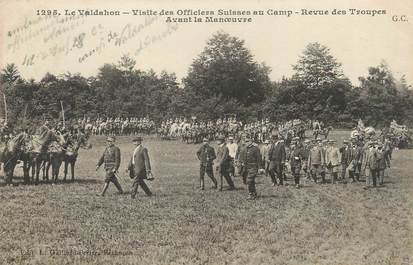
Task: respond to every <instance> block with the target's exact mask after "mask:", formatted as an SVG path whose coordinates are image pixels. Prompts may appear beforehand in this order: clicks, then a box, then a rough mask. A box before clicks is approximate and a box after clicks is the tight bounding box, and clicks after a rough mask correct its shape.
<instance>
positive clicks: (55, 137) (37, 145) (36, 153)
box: [31, 130, 63, 183]
mask: <svg viewBox="0 0 413 265" xmlns="http://www.w3.org/2000/svg"><path fill="white" fill-rule="evenodd" d="M62 141H63V140H62V137H61V135H60V134H57V133H55V132H53V131H50V130H49V131H47V132H45V133H44V134H43V135H34V136H33V137H32V141H31V143H32V151H31V157H32V167H33V168H32V178H33V179H34V178H36V179H35V183H38V182H39V174H40V170H41V169H43V180H46V181H48V180H49V174H48V169H49V167H50V165H49V163H50V153H49V152H48V148H49V145H50V144H51V143H52V142H57V143H60V145H63V142H62Z"/></svg>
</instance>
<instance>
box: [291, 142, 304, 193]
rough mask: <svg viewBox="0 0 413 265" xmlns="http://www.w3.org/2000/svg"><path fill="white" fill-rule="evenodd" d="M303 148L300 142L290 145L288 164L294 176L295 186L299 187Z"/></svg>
mask: <svg viewBox="0 0 413 265" xmlns="http://www.w3.org/2000/svg"><path fill="white" fill-rule="evenodd" d="M304 156H305V154H304V148H303V147H302V145H301V143H300V142H296V143H295V144H292V145H291V152H290V165H291V174H292V175H293V176H294V183H295V187H296V188H297V189H298V188H300V173H301V168H302V164H303V161H304Z"/></svg>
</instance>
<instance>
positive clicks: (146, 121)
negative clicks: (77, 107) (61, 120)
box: [68, 116, 156, 136]
mask: <svg viewBox="0 0 413 265" xmlns="http://www.w3.org/2000/svg"><path fill="white" fill-rule="evenodd" d="M68 123H69V124H71V126H74V127H77V128H81V129H82V130H84V131H87V132H88V133H90V134H91V135H112V136H116V135H137V134H150V133H154V132H155V130H156V127H155V122H154V121H153V120H151V119H150V118H148V117H140V118H138V117H129V118H128V117H124V118H122V117H119V116H118V117H115V118H113V117H97V118H96V119H92V118H90V117H86V116H85V117H83V118H79V119H73V120H71V121H68Z"/></svg>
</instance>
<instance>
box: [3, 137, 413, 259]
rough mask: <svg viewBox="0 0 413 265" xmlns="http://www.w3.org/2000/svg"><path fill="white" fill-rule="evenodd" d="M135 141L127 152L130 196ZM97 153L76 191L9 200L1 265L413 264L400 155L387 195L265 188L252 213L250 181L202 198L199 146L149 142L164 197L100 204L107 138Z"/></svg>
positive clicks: (406, 167) (112, 193) (354, 187)
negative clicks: (98, 165)
mask: <svg viewBox="0 0 413 265" xmlns="http://www.w3.org/2000/svg"><path fill="white" fill-rule="evenodd" d="M347 135H348V132H340V131H334V132H333V133H332V137H333V138H335V139H338V140H341V139H343V137H345V136H347ZM130 140H131V138H130V137H119V138H118V140H117V144H118V146H119V147H120V148H121V151H122V158H123V160H122V166H121V169H122V171H121V175H122V176H121V184H122V186H123V188H124V189H125V190H127V191H129V190H130V188H131V185H132V181H131V180H130V179H129V178H128V177H126V174H125V173H123V171H124V169H125V168H126V164H127V162H128V159H129V157H130V155H131V153H132V151H133V145H132V143H131V142H130ZM92 144H93V149H91V150H82V151H81V153H80V157H79V161H78V164H77V174H76V175H77V181H76V182H75V183H62V184H58V185H54V186H52V185H50V184H44V185H39V186H24V185H19V186H17V187H1V188H0V196H1V202H0V205H1V211H0V226H1V229H0V264H90V265H92V264H237V265H238V264H291V265H297V264H348V265H356V264H369V265H370V264H413V255H412V253H413V252H412V250H413V248H412V236H413V233H412V227H411V225H412V221H411V220H412V219H411V217H412V207H413V204H412V202H413V200H412V188H413V183H412V177H413V173H412V172H413V150H398V151H395V152H394V155H393V157H394V158H393V161H392V168H391V169H390V171H389V172H388V175H389V177H387V178H386V183H385V187H383V188H377V189H372V190H368V191H365V190H363V189H362V186H363V185H362V183H355V184H348V185H342V184H340V185H336V186H332V185H315V184H313V183H311V182H310V183H304V188H302V189H299V190H297V189H295V188H294V187H293V185H289V186H286V187H271V186H270V180H269V179H268V178H265V177H260V178H259V179H258V185H257V189H258V194H259V199H258V200H256V201H247V200H246V196H247V191H246V187H245V186H244V185H242V181H241V179H240V178H236V179H235V185H236V187H237V190H235V191H223V192H219V191H216V190H213V189H211V188H210V187H211V186H212V183H211V182H210V181H209V179H206V187H207V189H206V190H205V191H203V192H201V191H198V190H197V186H198V171H199V163H198V162H197V160H196V158H195V152H196V150H197V148H198V146H195V145H187V144H182V143H180V142H178V141H159V140H155V139H147V140H145V142H144V145H145V146H147V147H148V149H149V154H150V157H151V159H152V164H153V172H154V175H155V177H156V179H155V181H153V182H151V183H149V184H150V186H151V189H152V191H153V192H154V193H155V196H153V197H150V198H148V197H146V196H145V195H144V194H143V192H142V190H140V192H139V193H138V196H137V198H136V199H135V200H132V199H131V198H130V195H129V194H126V195H117V192H116V189H115V187H114V186H111V187H110V188H109V190H108V192H107V195H106V197H97V196H95V195H96V194H97V193H99V192H100V191H101V189H102V187H103V175H104V173H103V170H100V171H98V172H96V171H95V165H96V161H97V160H98V158H99V156H100V154H101V153H102V151H103V149H104V138H103V137H98V138H93V139H92ZM17 173H18V174H20V170H18V171H17ZM288 182H289V183H291V184H292V183H293V181H292V179H291V178H290V179H289V180H288Z"/></svg>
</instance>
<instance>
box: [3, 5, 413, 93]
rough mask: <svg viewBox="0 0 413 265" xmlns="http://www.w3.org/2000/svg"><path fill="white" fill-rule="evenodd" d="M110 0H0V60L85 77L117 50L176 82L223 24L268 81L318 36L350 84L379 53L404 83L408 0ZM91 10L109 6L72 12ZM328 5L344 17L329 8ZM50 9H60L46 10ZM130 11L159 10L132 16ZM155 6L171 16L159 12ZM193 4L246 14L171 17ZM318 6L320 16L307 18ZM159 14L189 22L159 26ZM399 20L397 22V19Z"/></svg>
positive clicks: (33, 70) (409, 73)
mask: <svg viewBox="0 0 413 265" xmlns="http://www.w3.org/2000/svg"><path fill="white" fill-rule="evenodd" d="M119 3H120V1H119V0H117V1H114V0H108V1H95V0H85V1H79V0H73V1H61V0H57V1H47V0H37V1H28V0H17V1H5V0H0V67H1V68H3V67H4V66H5V65H6V64H8V63H15V64H16V65H17V67H18V69H19V71H20V73H21V75H22V76H23V77H24V78H34V79H35V80H39V79H41V78H42V77H43V76H44V75H45V73H47V72H50V73H52V74H55V75H59V74H63V73H66V72H71V73H80V74H82V75H84V76H86V77H88V76H91V75H96V74H97V72H98V68H99V67H101V66H103V64H105V63H117V62H118V61H119V59H120V57H121V56H122V55H125V54H126V55H129V56H130V57H132V58H134V59H135V60H136V62H137V64H136V68H138V69H141V70H148V69H154V70H155V71H156V72H161V71H163V70H165V71H167V72H175V73H176V75H177V77H178V79H179V80H180V79H181V78H183V77H185V76H186V74H187V72H188V69H189V67H190V65H191V63H192V62H193V60H194V59H195V58H196V57H197V56H198V55H199V54H200V53H201V52H202V50H203V49H204V47H205V45H206V42H207V40H208V39H209V38H210V37H211V36H212V35H213V34H214V33H216V32H218V31H224V32H226V33H229V34H230V35H232V36H236V37H238V38H240V39H242V40H244V41H245V45H246V47H248V48H249V49H250V51H251V53H252V54H253V56H254V58H255V60H256V61H258V62H264V63H265V64H266V65H267V66H269V67H270V68H271V69H272V71H271V74H270V77H271V79H272V80H274V81H277V80H280V79H281V78H282V77H283V76H285V77H289V76H291V75H292V74H293V69H292V65H294V64H295V63H296V62H297V60H298V59H299V56H300V55H301V54H302V52H303V51H304V49H305V47H306V45H307V44H308V43H311V42H319V43H321V44H323V45H325V46H327V47H329V48H330V52H331V54H332V55H333V56H334V57H335V58H336V59H337V60H338V61H339V62H340V63H342V69H343V72H344V74H345V75H346V76H347V77H348V78H350V80H351V81H352V83H353V84H354V85H357V84H358V77H359V76H365V75H367V71H368V67H370V66H377V65H379V64H380V63H381V62H382V61H383V60H384V61H386V62H387V64H388V65H389V67H390V69H391V70H392V72H393V74H394V76H395V77H396V78H400V77H401V76H402V75H405V76H406V79H407V81H408V83H410V84H413V37H412V36H413V27H412V23H411V22H410V21H409V20H412V21H413V1H406V0H393V1H384V0H375V1H373V0H369V1H367V0H364V1H363V0H362V1H343V0H342V1H325V0H315V1H311V3H310V2H309V1H304V0H302V1H298V0H294V1H284V0H278V1H275V0H274V1H265V0H262V1H237V2H236V3H235V2H234V1H226V0H223V1H202V2H201V1H128V0H126V1H122V5H120V4H119ZM96 9H98V11H102V12H104V10H106V11H108V12H110V11H113V12H114V13H112V14H113V15H102V16H98V15H90V16H81V15H80V12H79V10H92V11H93V10H96ZM219 9H221V10H225V11H228V10H233V11H249V12H251V13H252V12H253V11H263V12H264V15H234V16H219V15H217V14H218V10H219ZM334 9H336V10H344V11H346V14H345V15H333V14H332V11H333V10H334ZM350 9H355V10H370V15H368V14H364V15H352V14H351V11H350ZM49 10H50V12H53V10H56V11H55V12H57V13H59V14H60V15H58V16H55V17H49V16H45V15H44V14H46V15H47V12H48V11H49ZM132 10H140V12H141V13H143V12H146V15H147V14H149V13H150V12H152V13H154V12H155V11H156V12H158V14H157V15H152V16H146V15H134V14H133V11H132ZM148 10H149V11H148ZM162 10H164V11H169V12H174V14H173V15H160V12H161V11H162ZM180 10H181V11H180ZM185 10H187V11H185ZM198 10H202V11H213V12H214V13H215V14H214V16H213V17H214V18H224V17H231V18H234V17H238V18H251V21H252V22H245V23H229V22H221V23H219V22H205V20H206V17H208V15H202V14H201V15H197V16H196V17H198V18H202V19H203V22H193V21H194V15H188V16H187V15H181V16H180V15H178V12H187V13H188V12H196V11H198ZM271 10H272V11H271ZM371 10H376V11H377V12H383V11H379V10H384V12H385V14H375V15H374V16H371ZM117 11H118V12H119V13H120V14H119V15H117V14H116V12H117ZM274 11H278V12H279V11H292V14H291V15H290V16H286V15H270V14H269V13H274ZM325 11H327V12H328V14H327V15H308V14H309V13H310V12H322V13H324V12H325ZM72 12H73V14H74V15H72ZM303 12H305V13H307V15H303ZM363 12H364V13H365V12H366V11H362V13H363ZM281 13H282V12H281ZM285 13H287V12H285ZM168 17H170V18H171V19H173V18H186V19H189V18H190V19H191V21H190V22H186V23H173V22H171V23H167V22H166V20H167V18H168ZM401 18H403V20H405V21H400V19H401ZM396 19H397V20H398V21H395V20H396Z"/></svg>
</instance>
